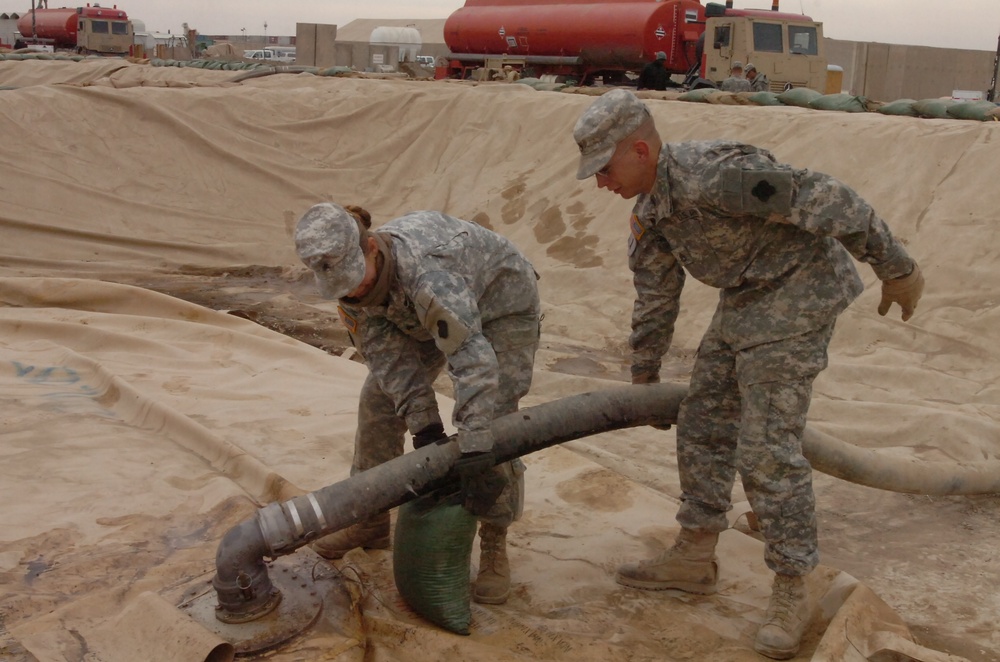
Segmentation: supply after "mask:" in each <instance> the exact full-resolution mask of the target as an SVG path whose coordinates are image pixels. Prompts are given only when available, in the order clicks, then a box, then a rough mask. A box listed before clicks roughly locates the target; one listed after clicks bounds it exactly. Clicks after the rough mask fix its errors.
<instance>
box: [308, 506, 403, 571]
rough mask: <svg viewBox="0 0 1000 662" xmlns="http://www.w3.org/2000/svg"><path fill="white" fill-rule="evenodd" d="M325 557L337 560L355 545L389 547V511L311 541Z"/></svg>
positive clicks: (315, 548)
mask: <svg viewBox="0 0 1000 662" xmlns="http://www.w3.org/2000/svg"><path fill="white" fill-rule="evenodd" d="M309 547H311V548H312V550H313V551H314V552H316V553H317V554H319V555H320V556H322V557H323V558H325V559H330V560H336V559H339V558H343V556H344V554H346V553H347V552H349V551H351V550H352V549H354V548H355V547H363V548H365V549H389V513H387V512H386V513H381V514H379V515H376V516H375V517H371V518H369V519H367V520H364V521H362V522H358V523H357V524H355V525H353V526H349V527H347V528H346V529H341V530H340V531H337V532H335V533H331V534H329V535H326V536H323V537H322V538H319V539H318V540H314V541H312V542H311V543H309Z"/></svg>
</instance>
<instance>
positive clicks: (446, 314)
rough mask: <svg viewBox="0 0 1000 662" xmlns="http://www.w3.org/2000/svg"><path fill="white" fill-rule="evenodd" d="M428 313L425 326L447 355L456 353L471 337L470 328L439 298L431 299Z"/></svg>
mask: <svg viewBox="0 0 1000 662" xmlns="http://www.w3.org/2000/svg"><path fill="white" fill-rule="evenodd" d="M426 310H427V315H426V317H425V318H424V327H425V328H426V329H427V330H428V331H430V332H431V335H432V336H433V337H434V343H435V344H436V345H437V346H438V347H440V348H441V351H442V352H444V353H445V354H447V355H451V354H454V353H455V352H456V351H458V348H459V347H461V346H462V345H463V344H464V343H465V339H466V338H468V337H469V329H468V328H466V326H465V324H463V323H462V321H461V320H459V319H457V318H456V317H455V315H454V314H453V313H452V312H451V311H450V310H448V309H447V308H445V307H444V306H442V305H441V304H440V303H439V302H438V300H437V299H431V300H430V302H429V303H428V305H427V308H426Z"/></svg>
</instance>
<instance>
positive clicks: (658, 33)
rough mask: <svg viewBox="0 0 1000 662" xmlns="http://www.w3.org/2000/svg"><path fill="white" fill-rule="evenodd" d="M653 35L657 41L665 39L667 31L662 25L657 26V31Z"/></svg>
mask: <svg viewBox="0 0 1000 662" xmlns="http://www.w3.org/2000/svg"><path fill="white" fill-rule="evenodd" d="M653 34H655V35H656V38H657V39H663V38H664V37H666V36H667V31H666V30H664V29H663V26H662V25H657V26H656V31H655V32H654V33H653Z"/></svg>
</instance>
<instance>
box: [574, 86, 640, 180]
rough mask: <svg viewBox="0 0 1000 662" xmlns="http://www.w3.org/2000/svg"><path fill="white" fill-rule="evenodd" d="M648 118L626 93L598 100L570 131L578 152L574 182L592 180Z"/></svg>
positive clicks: (608, 94) (619, 91)
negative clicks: (577, 165)
mask: <svg viewBox="0 0 1000 662" xmlns="http://www.w3.org/2000/svg"><path fill="white" fill-rule="evenodd" d="M650 117H651V115H650V114H649V108H647V107H646V104H644V103H643V102H642V101H640V100H639V98H638V97H637V96H635V95H634V94H632V93H631V92H629V91H628V90H624V89H621V88H617V89H614V90H611V91H610V92H606V93H605V94H602V95H601V96H600V97H598V98H597V99H596V100H595V101H594V103H592V104H590V107H589V108H587V110H585V111H584V112H583V115H581V116H580V119H578V120H577V121H576V126H575V127H573V138H574V139H575V140H576V144H577V146H578V147H579V148H580V167H579V169H578V170H577V172H576V178H577V179H587V178H588V177H593V176H594V175H595V174H596V173H597V171H598V170H600V169H601V168H603V167H604V166H605V165H607V163H608V161H610V160H611V155H612V154H614V153H615V148H617V147H618V143H619V142H621V141H622V140H623V139H624V138H626V137H628V136H629V134H631V133H633V132H634V131H635V130H636V129H638V128H639V127H640V126H642V124H643V122H645V121H646V120H647V119H649V118H650Z"/></svg>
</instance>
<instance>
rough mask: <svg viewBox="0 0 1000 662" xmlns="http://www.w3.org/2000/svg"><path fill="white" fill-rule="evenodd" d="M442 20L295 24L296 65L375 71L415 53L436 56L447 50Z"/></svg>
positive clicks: (393, 64) (411, 56)
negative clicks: (309, 44) (310, 44)
mask: <svg viewBox="0 0 1000 662" xmlns="http://www.w3.org/2000/svg"><path fill="white" fill-rule="evenodd" d="M445 20H446V19H444V18H433V19H411V18H398V19H391V18H359V19H357V20H355V21H351V22H350V23H348V24H347V25H344V26H331V25H322V24H316V23H299V24H298V25H297V28H296V42H297V45H298V58H299V59H298V64H304V65H308V66H317V67H329V66H339V67H352V68H354V69H357V70H358V71H378V70H379V68H380V67H391V68H395V66H396V65H397V64H398V63H399V62H400V61H404V60H406V61H410V62H413V61H414V58H415V56H417V55H421V56H423V55H430V56H431V57H434V58H437V57H438V56H441V55H447V53H448V47H447V46H445V44H444V22H445ZM331 37H332V38H331ZM331 41H332V42H333V44H332V49H331V47H330V46H331V43H330V42H331ZM306 42H311V43H312V44H313V48H312V49H310V48H308V47H307V46H306Z"/></svg>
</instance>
